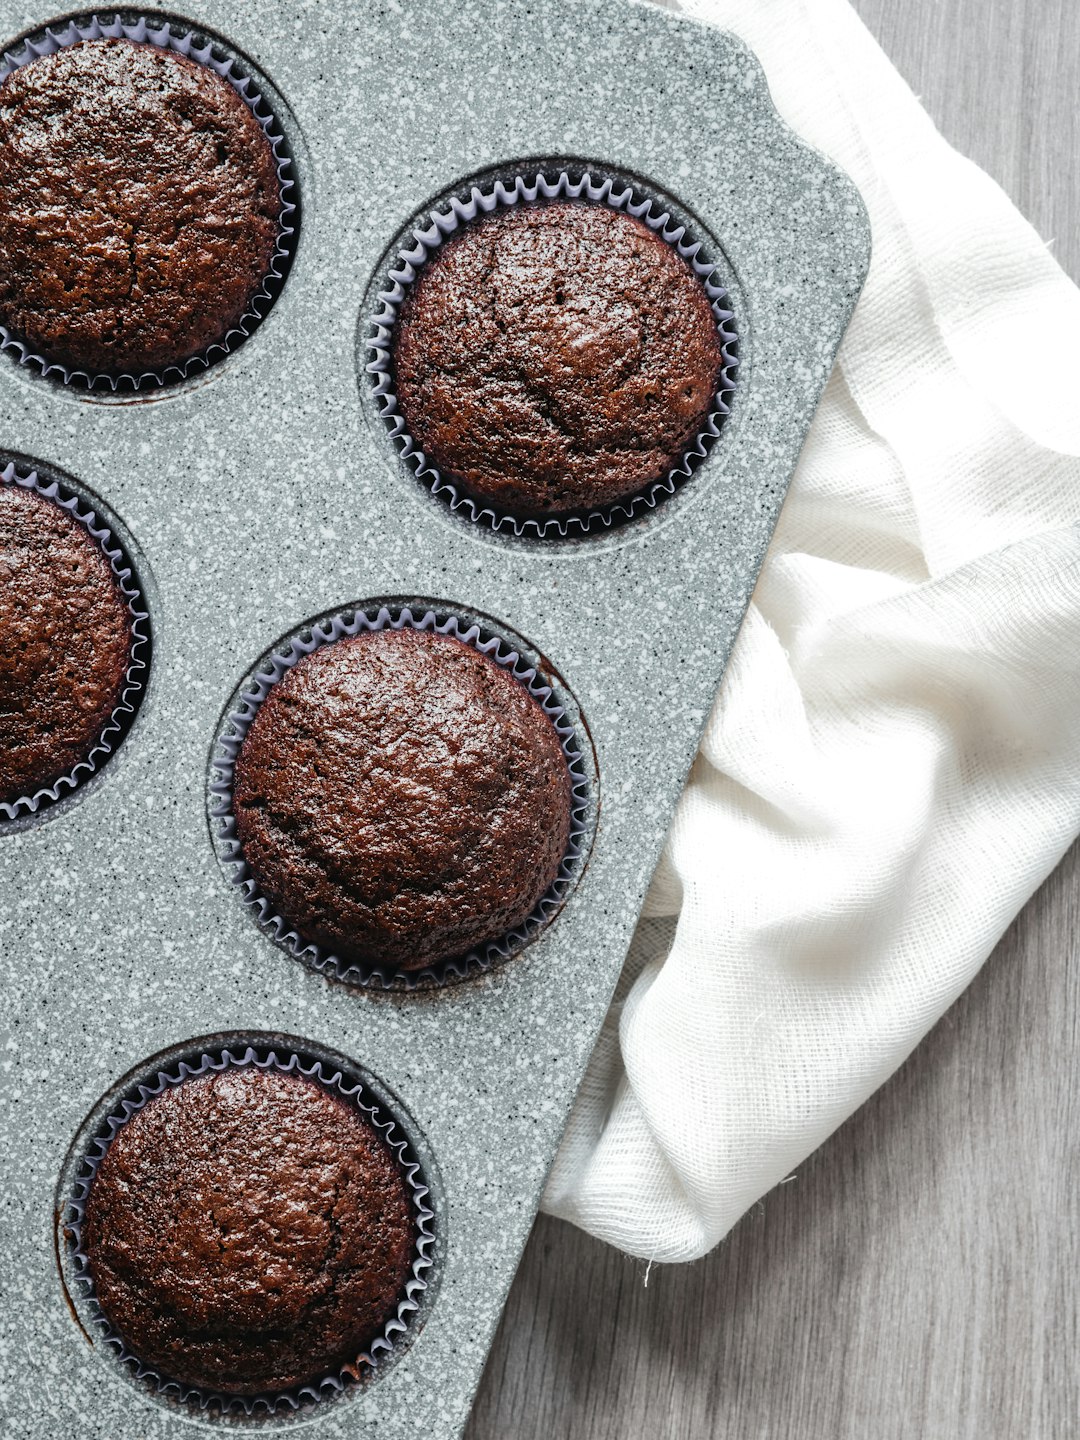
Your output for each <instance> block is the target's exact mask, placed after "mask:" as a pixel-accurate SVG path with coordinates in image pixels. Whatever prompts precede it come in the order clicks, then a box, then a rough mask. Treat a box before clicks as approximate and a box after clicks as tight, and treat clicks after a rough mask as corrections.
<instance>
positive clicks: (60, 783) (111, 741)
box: [0, 462, 150, 820]
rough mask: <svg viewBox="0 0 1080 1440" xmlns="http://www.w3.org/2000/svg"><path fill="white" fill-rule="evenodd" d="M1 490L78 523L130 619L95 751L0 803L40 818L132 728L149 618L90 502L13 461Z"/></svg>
mask: <svg viewBox="0 0 1080 1440" xmlns="http://www.w3.org/2000/svg"><path fill="white" fill-rule="evenodd" d="M0 485H17V486H18V487H19V488H20V489H22V490H33V491H34V492H35V493H36V494H38V495H41V496H43V497H44V498H45V499H46V500H51V501H53V502H54V503H55V504H56V505H59V506H60V508H61V509H62V510H66V511H67V512H68V514H69V515H71V516H72V518H73V519H75V520H77V521H78V522H79V524H80V525H82V526H83V527H84V529H85V530H86V531H87V532H88V533H89V534H90V535H91V536H92V537H93V539H94V541H95V542H96V543H97V545H98V548H99V549H100V550H101V553H102V554H103V555H104V556H105V558H106V560H108V562H109V566H110V568H111V570H112V573H113V576H114V577H115V579H116V583H117V585H118V586H119V587H120V593H121V594H122V595H123V597H124V599H125V600H126V601H127V608H128V614H129V615H130V616H131V657H130V663H129V664H128V669H127V675H126V677H125V680H124V688H123V689H122V690H121V692H120V700H119V703H118V704H117V705H116V707H115V708H114V709H113V712H112V714H111V715H110V716H109V719H108V720H107V721H106V723H105V725H104V727H103V729H102V731H101V734H100V735H99V736H98V739H97V741H96V742H95V744H94V746H93V748H92V749H91V750H90V751H89V753H88V754H87V755H86V756H85V757H84V758H83V759H82V760H80V761H79V762H78V764H77V765H74V766H73V767H72V768H71V769H70V770H69V771H67V772H66V774H64V775H61V776H60V777H59V778H58V779H56V780H54V781H53V783H52V784H51V785H46V786H42V788H41V789H39V790H35V791H34V793H33V794H32V795H20V796H19V797H18V798H17V799H15V800H3V801H0V819H6V820H17V819H19V818H20V817H23V816H26V815H36V814H37V813H38V811H39V810H42V809H44V808H46V807H48V806H49V805H51V804H53V803H54V802H55V801H57V800H59V799H60V798H61V797H62V796H63V795H65V794H67V793H69V792H70V791H72V790H75V789H76V788H77V787H78V786H79V785H81V784H82V783H83V782H84V781H86V780H88V779H89V778H90V776H91V775H94V774H96V773H97V771H98V770H100V769H101V767H102V765H104V763H105V761H106V760H107V759H108V758H109V756H110V755H112V753H113V751H114V749H115V747H116V745H117V744H118V743H119V741H120V740H122V739H123V737H124V735H125V734H126V733H127V731H128V730H129V729H130V727H131V723H132V721H133V719H134V717H135V712H136V710H137V709H138V707H139V705H140V703H141V701H142V692H143V690H144V689H145V688H146V679H147V674H148V670H149V662H148V658H147V657H148V655H149V649H150V615H149V612H148V611H147V608H146V601H145V599H144V597H143V593H142V590H141V589H140V588H139V583H138V577H137V576H136V574H135V569H134V566H133V565H132V563H131V560H130V559H129V557H128V556H127V554H126V553H125V551H124V549H123V547H122V546H121V545H120V544H119V542H118V541H117V540H116V537H115V536H114V535H113V533H112V531H111V530H110V529H109V528H108V526H107V525H102V524H100V523H99V521H98V516H97V512H96V511H95V510H94V509H93V508H92V507H91V506H90V505H89V504H88V503H87V502H86V501H84V500H83V499H82V498H81V497H80V496H79V495H77V494H75V493H73V492H72V491H70V490H68V489H67V487H65V486H63V485H61V484H60V483H59V482H58V481H56V480H49V479H47V478H45V479H39V477H38V472H37V471H36V470H29V471H25V472H24V471H20V469H19V468H18V466H16V465H15V464H14V463H13V462H12V463H9V464H8V465H6V466H5V467H4V469H3V470H0Z"/></svg>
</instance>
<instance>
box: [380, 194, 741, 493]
mask: <svg viewBox="0 0 1080 1440" xmlns="http://www.w3.org/2000/svg"><path fill="white" fill-rule="evenodd" d="M723 365H724V355H723V349H722V340H721V337H720V334H719V331H718V328H717V321H716V317H715V316H714V314H713V311H712V305H711V302H710V300H709V296H708V294H707V293H706V291H705V288H704V286H703V285H702V283H701V281H700V280H699V279H698V277H697V276H696V275H695V274H694V272H693V270H692V269H691V268H690V266H689V265H688V264H687V262H686V261H685V260H684V259H683V258H682V256H680V255H679V253H678V252H677V251H676V250H675V249H674V247H673V246H671V245H670V244H668V243H667V241H665V240H664V239H663V238H662V237H661V236H659V235H658V234H657V233H656V232H655V231H653V230H651V229H650V228H649V226H648V225H646V224H644V222H643V221H641V220H638V219H635V218H634V217H633V216H631V215H628V214H625V213H624V212H622V211H618V210H615V209H612V208H611V207H610V206H607V205H603V204H589V203H586V202H584V201H575V200H562V201H553V202H551V203H548V204H541V205H518V206H513V207H510V208H507V209H503V210H500V211H496V212H495V213H493V214H492V215H490V216H487V217H485V218H483V219H481V220H478V221H476V222H474V223H472V224H469V225H467V226H465V227H464V228H463V229H462V230H460V231H459V232H458V233H457V234H455V235H454V236H452V237H451V238H450V239H449V240H448V241H446V242H445V244H443V245H442V246H441V247H440V248H439V249H438V250H437V251H436V252H435V253H434V255H433V256H432V258H431V259H430V260H429V261H428V262H427V263H426V264H425V265H424V266H423V268H422V269H421V271H420V274H419V278H418V279H417V281H416V283H415V285H414V286H413V287H412V289H411V290H410V292H409V293H408V294H407V296H406V298H405V301H404V303H403V305H402V307H401V312H400V316H399V319H398V323H397V329H396V333H395V337H394V342H393V374H394V386H395V392H396V395H397V400H398V407H399V410H400V413H401V416H402V419H403V420H404V423H405V426H406V429H407V431H408V432H409V434H410V435H411V436H412V437H413V439H414V441H415V442H416V444H417V445H419V446H420V448H422V449H423V451H424V452H425V455H426V456H427V458H428V460H429V462H430V463H432V464H433V465H435V466H437V467H438V468H439V470H440V472H441V473H442V475H443V476H444V478H446V479H450V480H453V481H454V482H455V483H457V484H458V485H460V486H461V488H463V489H464V490H465V491H467V492H468V493H469V494H470V495H472V496H473V497H474V498H477V499H479V500H482V501H487V502H490V503H492V504H494V505H496V506H497V507H498V508H499V509H501V510H503V511H505V512H508V513H512V514H515V515H519V516H545V515H558V514H562V513H566V512H568V511H573V510H581V509H586V508H590V507H601V506H604V505H607V504H610V503H612V502H614V501H616V500H619V499H623V498H625V497H627V496H629V495H631V494H633V493H634V492H636V491H639V490H641V489H643V488H644V487H646V486H648V485H649V484H650V483H651V482H653V481H655V480H658V479H660V478H662V477H663V476H665V475H666V474H667V473H668V471H669V470H670V469H671V468H672V467H673V466H675V465H676V464H678V463H679V461H680V460H681V458H682V457H683V455H684V453H685V451H686V450H687V449H688V448H689V447H690V446H691V445H692V443H693V442H694V440H695V439H696V437H697V436H698V434H699V433H700V432H701V431H702V429H703V428H704V426H705V423H706V420H707V417H708V415H709V412H710V410H711V408H712V406H713V402H714V398H715V396H716V393H717V391H718V389H719V387H720V383H721V371H722V367H723Z"/></svg>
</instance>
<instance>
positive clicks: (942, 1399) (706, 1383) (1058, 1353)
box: [466, 0, 1080, 1440]
mask: <svg viewBox="0 0 1080 1440" xmlns="http://www.w3.org/2000/svg"><path fill="white" fill-rule="evenodd" d="M856 8H857V9H858V10H859V12H860V13H861V14H862V16H863V18H864V19H865V20H866V22H867V24H868V25H869V26H870V28H871V29H872V30H873V31H874V33H875V34H876V35H877V37H878V39H879V40H880V41H881V43H882V45H883V46H884V48H885V50H886V51H887V52H888V54H889V55H890V56H891V57H892V59H893V60H894V62H895V63H896V65H897V66H898V67H899V69H900V70H901V72H902V73H903V74H904V75H905V76H906V78H907V79H908V80H909V82H910V83H911V84H912V86H913V88H914V89H915V91H916V93H917V94H919V95H920V96H921V97H922V100H923V103H924V104H925V105H926V106H927V108H928V109H929V110H930V112H931V114H932V115H933V116H934V118H935V120H936V121H937V122H938V124H939V126H940V127H941V129H942V130H943V131H944V133H945V135H946V136H947V137H948V138H949V139H950V140H951V141H952V142H953V144H955V145H956V146H957V147H958V148H959V149H960V150H962V151H964V153H965V154H967V155H970V156H971V157H972V158H973V159H974V160H976V161H978V162H979V164H981V165H982V166H983V167H984V168H985V169H986V170H988V171H989V172H990V174H991V175H993V176H994V177H995V178H996V179H997V180H998V181H1000V183H1001V184H1002V185H1003V186H1004V187H1005V189H1006V190H1007V191H1008V192H1009V193H1010V194H1011V195H1012V197H1013V199H1014V200H1015V201H1016V202H1017V204H1018V205H1019V206H1020V208H1021V210H1023V212H1024V213H1025V214H1026V215H1027V216H1028V218H1029V219H1030V220H1031V221H1032V222H1033V223H1034V225H1035V226H1036V228H1037V229H1038V230H1039V232H1040V233H1041V234H1042V235H1043V236H1044V237H1046V238H1047V239H1048V240H1053V241H1054V245H1053V249H1054V252H1055V253H1056V254H1057V256H1058V258H1059V260H1060V261H1061V263H1062V264H1063V265H1064V266H1065V268H1066V269H1067V270H1069V272H1070V273H1071V274H1072V276H1073V277H1074V278H1078V279H1080V120H1078V116H1080V0H902V3H901V0H857V4H856ZM1078 403H1080V397H1078ZM1078 720H1080V717H1078ZM1078 920H1080V846H1078V847H1076V848H1074V849H1073V850H1072V852H1071V853H1070V854H1069V855H1068V856H1067V858H1066V859H1065V861H1064V862H1063V863H1062V865H1061V866H1060V867H1059V869H1058V870H1057V872H1056V874H1054V875H1053V876H1052V877H1051V879H1050V880H1049V881H1048V882H1047V884H1046V885H1045V886H1044V887H1043V889H1042V890H1041V891H1040V892H1039V894H1037V895H1036V896H1035V898H1034V899H1033V900H1032V901H1031V903H1030V904H1029V905H1028V906H1027V908H1026V909H1025V910H1024V912H1023V913H1022V914H1021V915H1020V917H1019V919H1018V920H1017V921H1016V923H1015V924H1014V925H1013V927H1012V929H1011V930H1010V931H1009V933H1008V935H1007V936H1006V937H1005V939H1004V940H1003V941H1002V943H1001V945H1000V946H999V947H998V949H997V951H996V952H995V953H994V955H993V956H992V957H991V959H990V960H989V962H988V963H987V965H986V967H985V968H984V970H983V971H982V973H981V975H980V976H979V978H978V979H977V980H976V982H975V984H974V985H972V987H971V989H970V990H969V991H968V992H967V994H966V995H965V996H964V997H963V999H962V1000H961V1001H960V1002H959V1004H957V1005H956V1006H955V1007H954V1008H953V1009H952V1010H951V1011H950V1012H949V1014H948V1015H946V1017H945V1018H944V1020H942V1022H941V1023H940V1024H939V1025H938V1027H937V1029H936V1030H935V1031H934V1032H933V1033H932V1034H931V1035H930V1036H929V1037H928V1038H927V1040H926V1041H925V1042H924V1043H923V1045H922V1046H921V1047H920V1048H919V1049H918V1050H917V1051H916V1053H915V1054H914V1056H913V1057H912V1058H911V1059H910V1060H909V1061H908V1063H907V1064H906V1065H905V1066H904V1067H903V1068H902V1069H901V1070H900V1071H899V1073H898V1074H897V1075H896V1076H894V1078H893V1079H892V1080H891V1081H890V1082H889V1084H887V1085H886V1086H885V1087H884V1088H883V1089H882V1090H881V1091H879V1092H878V1094H877V1095H876V1096H875V1097H874V1098H873V1099H872V1100H871V1101H870V1102H869V1103H868V1104H867V1105H866V1106H864V1107H863V1109H862V1110H861V1111H859V1112H858V1114H856V1115H855V1116H854V1117H853V1118H852V1119H851V1120H850V1121H848V1123H847V1124H846V1125H844V1126H843V1127H842V1129H841V1130H839V1131H838V1132H837V1133H836V1134H835V1135H834V1136H833V1137H832V1139H831V1140H829V1141H828V1142H827V1143H826V1144H825V1145H824V1146H823V1147H822V1148H821V1149H820V1150H819V1151H818V1152H817V1154H816V1155H814V1156H813V1157H812V1158H811V1159H810V1160H809V1161H807V1163H806V1164H804V1165H803V1166H802V1167H801V1168H800V1169H799V1171H798V1177H797V1179H796V1180H795V1181H794V1182H792V1183H791V1184H788V1185H784V1186H782V1187H781V1188H779V1189H777V1190H776V1191H774V1192H773V1193H772V1194H771V1195H769V1196H767V1197H766V1199H765V1200H764V1201H763V1202H762V1203H760V1204H759V1205H757V1206H756V1207H755V1208H754V1210H753V1211H752V1212H751V1213H750V1214H749V1215H748V1216H747V1217H746V1218H745V1219H744V1220H743V1221H742V1222H741V1224H740V1225H738V1226H737V1227H736V1229H735V1231H734V1233H733V1234H732V1235H731V1236H730V1237H729V1238H728V1240H727V1241H726V1242H725V1243H724V1244H723V1245H721V1246H720V1247H719V1249H718V1250H715V1251H714V1252H713V1253H712V1254H711V1255H710V1256H708V1257H707V1258H706V1259H704V1260H702V1261H700V1262H699V1263H698V1264H696V1265H692V1266H667V1267H658V1266H657V1267H653V1269H652V1272H651V1274H650V1275H649V1278H648V1287H647V1288H646V1286H645V1267H644V1266H643V1265H641V1264H640V1263H638V1262H636V1261H633V1260H630V1259H628V1258H626V1257H625V1256H623V1255H621V1254H620V1253H618V1252H616V1251H615V1250H612V1249H609V1248H608V1247H606V1246H604V1245H601V1244H599V1243H598V1242H596V1241H594V1240H592V1239H590V1238H589V1237H587V1236H585V1235H583V1234H580V1233H579V1232H577V1231H575V1230H573V1229H572V1228H571V1227H570V1226H567V1225H564V1224H561V1223H560V1222H557V1221H553V1220H548V1219H546V1218H541V1219H540V1220H539V1222H538V1223H537V1226H536V1229H535V1231H534V1233H533V1236H532V1239H531V1241H530V1243H529V1247H528V1249H527V1251H526V1255H525V1260H524V1264H523V1266H522V1269H521V1272H520V1274H519V1275H518V1278H517V1281H516V1283H515V1285H514V1288H513V1290H512V1292H511V1296H510V1302H509V1305H508V1308H507V1311H506V1315H505V1317H504V1319H503V1323H502V1327H501V1329H500V1331H499V1335H498V1339H497V1342H496V1345H495V1349H494V1351H493V1353H492V1356H491V1359H490V1362H489V1364H488V1368H487V1372H486V1374H485V1378H484V1382H483V1385H482V1388H481V1392H480V1396H479V1398H478V1402H477V1406H476V1410H475V1413H474V1416H473V1420H472V1422H471V1424H470V1426H469V1429H468V1431H467V1432H466V1433H467V1437H468V1440H586V1437H587V1440H706V1437H709V1440H711V1437H724V1440H1044V1437H1045V1440H1070V1437H1073V1436H1080V1333H1078V1324H1077V1303H1076V1297H1077V1291H1078V1288H1080V1244H1078V1238H1077V1237H1078V1234H1080V1166H1078V1164H1077V1145H1076V1143H1075V1140H1074V1137H1075V1136H1076V1134H1077V1132H1078V1130H1080V1100H1078V1098H1077V1074H1078V1058H1080V1039H1078V1024H1077V1016H1078V1015H1080V1005H1078V994H1077V990H1078V976H1080V966H1078V959H1080V946H1078V942H1077V931H1078Z"/></svg>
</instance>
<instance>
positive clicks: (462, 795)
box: [233, 628, 572, 970]
mask: <svg viewBox="0 0 1080 1440" xmlns="http://www.w3.org/2000/svg"><path fill="white" fill-rule="evenodd" d="M233 812H234V815H235V823H236V834H237V839H238V841H239V845H240V850H241V852H242V856H243V859H244V861H245V862H246V864H247V867H248V869H249V871H250V874H251V877H252V879H253V880H254V882H255V884H256V885H257V886H258V889H259V890H260V891H261V892H262V894H263V895H264V896H265V897H266V898H267V900H268V901H269V902H270V904H271V906H272V907H273V908H274V909H276V911H277V912H278V913H279V914H280V915H282V916H283V917H284V918H285V920H286V921H287V922H288V924H289V925H291V926H292V927H294V928H295V930H296V931H297V933H298V934H299V935H300V936H301V937H302V938H303V940H304V941H306V942H309V943H310V942H313V943H315V944H318V945H322V946H325V947H326V948H327V949H328V950H330V951H331V952H332V953H334V954H335V955H336V956H337V957H338V958H339V959H341V960H343V961H347V962H359V963H360V964H361V965H367V966H385V967H391V968H394V969H400V970H420V969H424V968H426V967H427V966H429V965H432V964H434V963H435V962H436V961H439V960H442V959H448V958H456V957H460V956H463V955H465V954H466V953H467V952H468V951H470V950H472V949H473V948H474V947H477V946H481V945H483V944H485V943H486V942H488V941H492V940H496V939H499V938H500V937H502V936H503V935H505V934H506V933H507V932H508V931H510V930H512V929H513V928H514V927H515V926H517V925H520V924H521V923H522V922H523V921H524V920H525V919H526V918H527V917H528V916H529V915H530V914H531V912H532V911H533V910H534V909H535V907H536V906H537V903H538V902H539V900H540V899H541V897H542V896H543V895H544V894H545V892H546V891H547V890H548V888H549V887H550V886H551V884H552V882H553V881H554V880H555V878H556V876H557V875H558V873H559V868H560V865H561V863H562V860H563V858H564V856H565V854H566V851H567V844H568V840H569V836H570V830H571V819H572V813H571V812H572V781H571V777H570V771H569V767H568V765H567V760H566V756H565V754H564V752H563V749H562V743H561V741H560V738H559V735H558V732H557V731H556V729H555V726H554V724H553V723H552V721H551V720H550V719H549V718H548V716H547V715H546V714H545V713H544V710H543V709H542V707H541V706H540V704H539V702H538V701H537V700H535V699H534V698H533V696H532V695H530V694H529V692H528V690H527V689H526V688H525V687H524V685H522V684H520V683H519V682H518V681H517V680H515V679H514V677H513V676H512V675H511V674H510V673H509V672H508V671H507V670H506V669H504V668H503V667H501V666H500V665H498V664H496V663H495V662H494V661H493V660H490V659H488V658H487V657H486V656H485V655H483V654H481V653H480V652H479V651H478V650H476V649H474V648H473V647H472V646H471V645H468V644H466V643H464V642H463V641H461V640H458V639H456V638H454V637H452V636H449V635H442V634H439V633H434V632H431V631H427V630H415V629H410V628H404V629H400V630H394V629H382V630H377V631H373V632H361V633H359V634H357V635H355V636H349V637H346V638H344V639H340V640H337V641H335V642H334V643H332V644H329V645H324V646H323V647H322V648H320V649H318V650H315V651H314V652H313V653H311V654H310V655H307V656H305V657H304V658H303V659H301V660H300V661H299V662H298V663H297V664H296V665H294V666H293V667H292V668H291V669H289V670H288V671H286V673H285V674H284V676H283V678H282V679H281V680H280V681H279V682H278V683H277V684H276V685H274V686H273V688H272V689H271V690H270V692H269V694H268V696H267V698H266V699H265V700H264V701H263V703H262V705H261V706H260V707H259V709H258V711H257V713H256V715H255V718H254V720H253V721H252V723H251V726H250V728H249V730H248V732H247V734H246V736H245V738H244V740H243V743H242V745H241V746H240V751H239V755H238V756H237V760H236V766H235V777H234V787H233Z"/></svg>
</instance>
